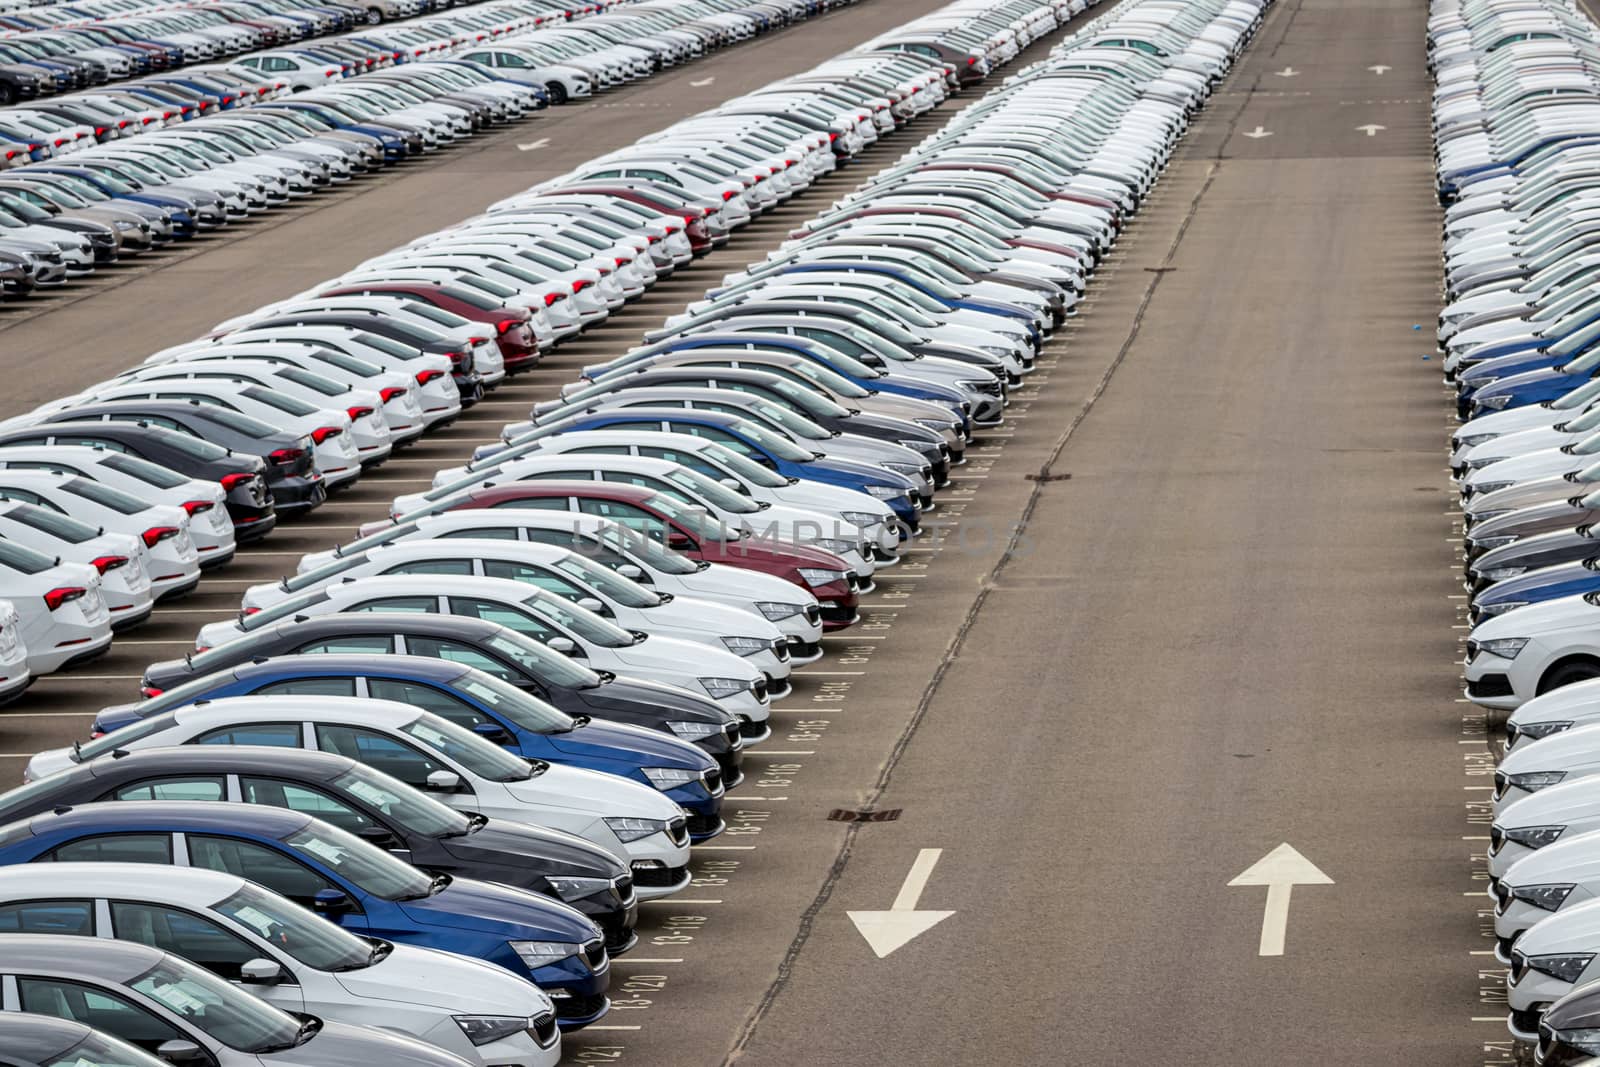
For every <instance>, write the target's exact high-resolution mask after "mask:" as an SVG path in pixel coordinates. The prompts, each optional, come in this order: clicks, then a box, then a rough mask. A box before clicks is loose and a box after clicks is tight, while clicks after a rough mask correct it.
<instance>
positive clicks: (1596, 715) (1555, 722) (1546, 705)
mask: <svg viewBox="0 0 1600 1067" xmlns="http://www.w3.org/2000/svg"><path fill="white" fill-rule="evenodd" d="M1597 723H1600V679H1594V680H1591V681H1587V682H1574V683H1572V684H1571V685H1564V686H1562V687H1561V688H1559V689H1552V690H1551V691H1550V692H1548V693H1545V694H1543V695H1541V696H1536V697H1534V698H1533V699H1532V700H1530V701H1528V702H1527V703H1526V704H1523V705H1522V706H1521V707H1519V708H1517V710H1515V711H1513V712H1512V713H1511V715H1510V717H1509V718H1508V719H1507V720H1506V751H1507V752H1510V751H1512V750H1513V749H1516V748H1517V747H1519V746H1521V745H1526V744H1528V743H1530V742H1532V741H1537V740H1539V739H1540V738H1542V737H1549V736H1550V735H1551V734H1558V733H1561V732H1562V731H1564V730H1570V729H1572V728H1573V727H1575V726H1593V725H1596V724H1597Z"/></svg>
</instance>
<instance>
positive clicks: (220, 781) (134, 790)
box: [100, 774, 228, 801]
mask: <svg viewBox="0 0 1600 1067" xmlns="http://www.w3.org/2000/svg"><path fill="white" fill-rule="evenodd" d="M100 799H101V800H102V801H106V800H205V801H222V800H227V799H228V783H227V781H226V780H225V779H224V778H223V776H222V775H220V774H215V775H204V774H193V775H169V776H165V777H161V778H146V779H144V780H142V781H138V782H127V783H124V784H123V785H120V786H117V787H116V788H115V789H112V790H110V791H109V792H107V793H106V794H104V795H103V796H101V797H100Z"/></svg>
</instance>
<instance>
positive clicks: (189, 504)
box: [183, 500, 217, 515]
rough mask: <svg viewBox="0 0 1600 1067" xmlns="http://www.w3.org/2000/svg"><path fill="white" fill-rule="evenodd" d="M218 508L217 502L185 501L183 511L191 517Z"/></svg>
mask: <svg viewBox="0 0 1600 1067" xmlns="http://www.w3.org/2000/svg"><path fill="white" fill-rule="evenodd" d="M216 506H217V502H216V501H215V500H185V501H184V502H183V510H184V511H187V512H188V513H189V514H191V515H199V514H200V513H201V512H204V511H210V510H211V509H212V508H214V507H216Z"/></svg>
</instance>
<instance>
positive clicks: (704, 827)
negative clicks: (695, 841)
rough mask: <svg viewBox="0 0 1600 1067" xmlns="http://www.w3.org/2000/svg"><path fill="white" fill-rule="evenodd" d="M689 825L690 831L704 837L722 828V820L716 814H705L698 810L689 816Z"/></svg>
mask: <svg viewBox="0 0 1600 1067" xmlns="http://www.w3.org/2000/svg"><path fill="white" fill-rule="evenodd" d="M688 827H689V833H691V834H693V835H695V836H696V837H703V836H704V835H706V834H713V833H716V832H717V830H719V829H721V827H722V820H721V819H720V818H718V817H717V816H715V815H705V814H702V813H701V812H698V811H697V812H695V813H694V814H693V815H690V816H689V820H688Z"/></svg>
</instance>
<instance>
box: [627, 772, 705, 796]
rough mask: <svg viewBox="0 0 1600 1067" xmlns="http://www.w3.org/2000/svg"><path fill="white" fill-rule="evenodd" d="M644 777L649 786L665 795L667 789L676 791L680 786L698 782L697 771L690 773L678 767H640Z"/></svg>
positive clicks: (698, 775) (698, 773)
mask: <svg viewBox="0 0 1600 1067" xmlns="http://www.w3.org/2000/svg"><path fill="white" fill-rule="evenodd" d="M639 769H640V770H641V771H643V772H644V776H645V777H646V778H648V779H650V784H651V785H653V786H655V787H656V788H657V789H659V790H661V791H662V792H663V793H665V792H666V791H667V790H669V789H676V788H678V787H679V786H680V785H688V784H689V783H690V782H698V781H699V780H700V772H699V771H691V770H688V769H685V768H679V767H640V768H639Z"/></svg>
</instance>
